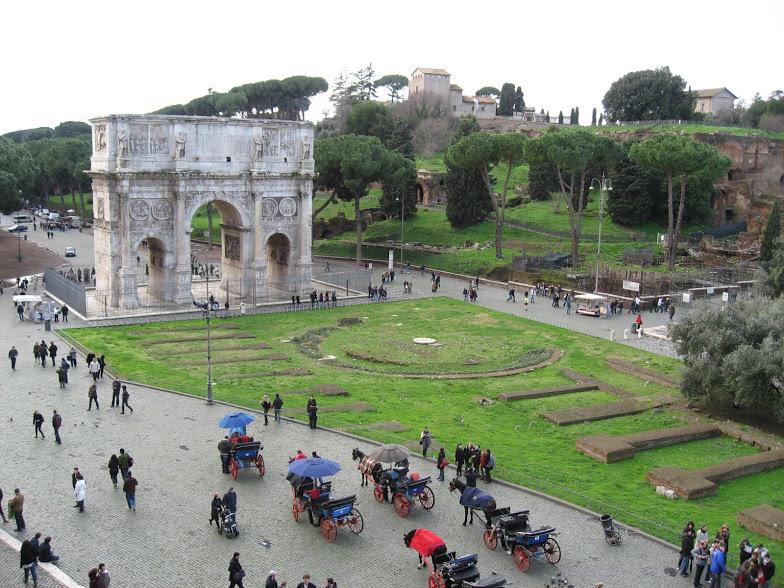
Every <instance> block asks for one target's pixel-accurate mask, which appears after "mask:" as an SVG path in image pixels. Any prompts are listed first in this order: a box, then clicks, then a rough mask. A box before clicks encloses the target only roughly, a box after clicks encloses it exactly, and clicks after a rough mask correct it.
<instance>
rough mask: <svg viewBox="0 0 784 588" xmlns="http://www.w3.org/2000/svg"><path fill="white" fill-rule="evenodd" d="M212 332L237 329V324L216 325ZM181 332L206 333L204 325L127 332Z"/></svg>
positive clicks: (134, 333) (148, 333)
mask: <svg viewBox="0 0 784 588" xmlns="http://www.w3.org/2000/svg"><path fill="white" fill-rule="evenodd" d="M211 326H212V329H213V330H216V329H239V328H240V326H239V325H238V324H237V323H223V322H221V323H217V324H213V325H211ZM183 331H204V332H205V333H206V332H207V327H206V326H205V325H182V326H181V327H169V328H166V329H146V330H141V329H137V330H135V331H128V333H129V334H130V335H156V334H158V333H181V332H183Z"/></svg>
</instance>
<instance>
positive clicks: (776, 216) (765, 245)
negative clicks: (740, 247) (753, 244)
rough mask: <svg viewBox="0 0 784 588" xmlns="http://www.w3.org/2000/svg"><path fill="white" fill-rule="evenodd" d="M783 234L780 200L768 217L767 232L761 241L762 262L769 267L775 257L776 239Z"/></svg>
mask: <svg viewBox="0 0 784 588" xmlns="http://www.w3.org/2000/svg"><path fill="white" fill-rule="evenodd" d="M780 236H781V206H780V205H779V201H778V200H777V201H776V203H775V204H774V205H773V209H772V210H771V211H770V216H769V217H768V224H767V225H766V226H765V232H764V233H763V234H762V240H761V241H760V255H759V259H760V263H761V264H762V266H763V267H764V268H765V269H767V265H768V264H769V263H770V260H771V259H773V253H774V252H775V250H776V240H777V239H778V238H779V237H780Z"/></svg>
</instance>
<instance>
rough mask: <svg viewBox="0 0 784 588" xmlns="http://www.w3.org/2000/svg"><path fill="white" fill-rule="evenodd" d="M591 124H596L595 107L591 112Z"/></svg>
mask: <svg viewBox="0 0 784 588" xmlns="http://www.w3.org/2000/svg"><path fill="white" fill-rule="evenodd" d="M591 126H592V127H595V126H596V108H595V107H594V109H593V112H591Z"/></svg>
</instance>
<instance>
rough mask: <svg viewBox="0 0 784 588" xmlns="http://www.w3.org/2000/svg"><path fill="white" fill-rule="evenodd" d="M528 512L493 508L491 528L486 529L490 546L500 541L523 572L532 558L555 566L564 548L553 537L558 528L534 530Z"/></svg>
mask: <svg viewBox="0 0 784 588" xmlns="http://www.w3.org/2000/svg"><path fill="white" fill-rule="evenodd" d="M528 515H529V511H527V510H522V511H518V512H511V509H510V508H501V509H498V510H495V511H492V512H490V513H488V525H489V528H488V529H485V532H484V541H485V545H486V546H487V548H488V549H492V550H495V549H496V548H497V547H498V543H499V542H500V543H501V548H502V549H503V550H504V551H506V552H507V553H509V554H511V555H512V558H513V559H514V562H515V566H517V569H518V570H520V571H521V572H526V571H528V568H529V567H531V560H532V559H546V560H547V561H548V562H549V563H551V564H553V565H555V564H557V563H558V562H559V561H561V547H560V546H559V545H558V541H556V540H555V539H554V538H553V536H554V535H557V533H556V532H555V528H554V527H540V528H538V529H531V525H530V524H529V523H528Z"/></svg>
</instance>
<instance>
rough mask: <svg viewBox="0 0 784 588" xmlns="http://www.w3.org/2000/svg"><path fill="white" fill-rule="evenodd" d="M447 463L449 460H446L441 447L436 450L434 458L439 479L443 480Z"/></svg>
mask: <svg viewBox="0 0 784 588" xmlns="http://www.w3.org/2000/svg"><path fill="white" fill-rule="evenodd" d="M448 465H449V462H448V461H447V460H446V452H445V451H444V448H443V447H442V448H441V449H440V450H439V451H438V459H437V460H436V467H437V468H438V479H439V480H440V481H442V482H443V481H444V468H445V467H446V466H448Z"/></svg>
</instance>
